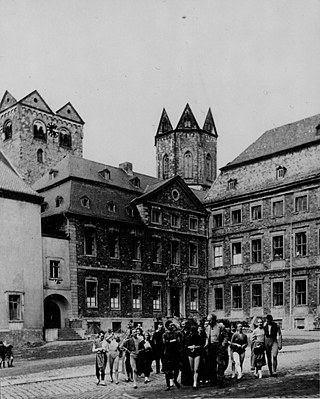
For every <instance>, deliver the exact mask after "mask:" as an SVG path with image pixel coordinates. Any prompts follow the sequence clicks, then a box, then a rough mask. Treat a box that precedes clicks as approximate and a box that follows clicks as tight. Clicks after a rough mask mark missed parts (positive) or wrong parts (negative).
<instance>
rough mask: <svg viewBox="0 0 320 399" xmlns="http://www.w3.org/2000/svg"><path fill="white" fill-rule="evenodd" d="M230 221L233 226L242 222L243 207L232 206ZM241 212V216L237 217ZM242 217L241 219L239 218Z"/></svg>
mask: <svg viewBox="0 0 320 399" xmlns="http://www.w3.org/2000/svg"><path fill="white" fill-rule="evenodd" d="M230 214H231V215H230V222H231V225H232V226H236V225H238V224H241V223H242V208H239V207H237V208H231V209H230ZM237 214H239V215H240V218H238V217H236V215H237ZM238 219H240V221H239V220H238Z"/></svg>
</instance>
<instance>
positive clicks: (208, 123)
mask: <svg viewBox="0 0 320 399" xmlns="http://www.w3.org/2000/svg"><path fill="white" fill-rule="evenodd" d="M203 130H205V131H206V132H208V133H211V134H213V135H214V136H215V137H218V133H217V129H216V125H215V123H214V120H213V116H212V112H211V108H209V110H208V113H207V116H206V119H205V121H204V124H203Z"/></svg>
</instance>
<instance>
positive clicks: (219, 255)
mask: <svg viewBox="0 0 320 399" xmlns="http://www.w3.org/2000/svg"><path fill="white" fill-rule="evenodd" d="M213 263H214V267H220V266H223V251H222V245H215V246H214V247H213Z"/></svg>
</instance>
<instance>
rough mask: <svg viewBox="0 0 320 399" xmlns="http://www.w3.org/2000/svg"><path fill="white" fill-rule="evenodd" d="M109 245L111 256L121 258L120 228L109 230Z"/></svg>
mask: <svg viewBox="0 0 320 399" xmlns="http://www.w3.org/2000/svg"><path fill="white" fill-rule="evenodd" d="M108 246H109V256H110V258H111V259H120V233H119V231H118V230H112V231H110V232H109V237H108Z"/></svg>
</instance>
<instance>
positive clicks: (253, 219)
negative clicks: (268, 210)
mask: <svg viewBox="0 0 320 399" xmlns="http://www.w3.org/2000/svg"><path fill="white" fill-rule="evenodd" d="M257 208H258V209H259V210H260V215H258V217H254V216H256V215H254V213H255V212H254V210H256V209H257ZM262 212H263V209H262V203H260V202H259V203H253V204H250V221H251V222H256V221H257V220H262V219H263V217H262ZM258 213H259V212H258Z"/></svg>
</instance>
